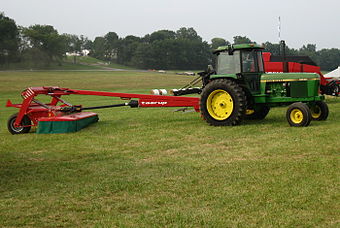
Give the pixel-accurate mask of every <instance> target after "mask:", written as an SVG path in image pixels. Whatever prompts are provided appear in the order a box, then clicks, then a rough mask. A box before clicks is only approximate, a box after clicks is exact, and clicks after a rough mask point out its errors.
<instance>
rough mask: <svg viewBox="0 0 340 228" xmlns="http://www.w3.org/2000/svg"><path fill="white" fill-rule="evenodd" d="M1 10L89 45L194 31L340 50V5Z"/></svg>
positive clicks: (116, 4) (121, 0) (17, 1)
mask: <svg viewBox="0 0 340 228" xmlns="http://www.w3.org/2000/svg"><path fill="white" fill-rule="evenodd" d="M0 11H3V12H4V13H5V15H6V16H8V17H10V18H13V19H14V20H15V21H16V23H17V24H18V25H22V26H26V27H27V26H30V25H34V24H42V25H45V24H48V25H52V26H54V28H56V29H57V30H58V32H59V33H60V34H61V33H70V34H76V35H85V36H87V37H88V38H90V39H91V40H93V39H94V38H95V37H96V36H103V35H105V34H106V33H107V32H116V33H117V34H118V36H119V37H125V36H127V35H135V36H140V37H142V36H144V35H146V34H149V33H152V32H154V31H157V30H161V29H168V30H173V31H176V30H177V29H179V28H181V27H193V28H194V29H195V30H196V31H197V33H198V34H199V35H200V36H201V37H202V38H203V39H204V40H206V41H208V42H210V40H211V39H212V38H214V37H221V38H224V39H226V40H229V41H232V39H233V36H236V35H242V36H247V37H249V38H250V39H251V40H254V41H256V42H258V43H261V42H265V41H270V42H272V43H276V42H278V40H279V39H278V17H279V16H280V17H281V38H282V39H284V40H286V43H287V45H288V46H290V47H294V48H299V47H301V46H302V45H303V44H307V43H311V44H316V45H317V49H322V48H332V47H335V48H340V0H257V1H254V0H242V1H241V0H233V1H230V0H207V1H199V0H134V1H133V0H0Z"/></svg>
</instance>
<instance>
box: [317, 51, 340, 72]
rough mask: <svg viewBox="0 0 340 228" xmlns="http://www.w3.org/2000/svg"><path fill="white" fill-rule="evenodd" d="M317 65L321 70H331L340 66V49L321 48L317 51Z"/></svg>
mask: <svg viewBox="0 0 340 228" xmlns="http://www.w3.org/2000/svg"><path fill="white" fill-rule="evenodd" d="M318 56H319V62H318V64H319V66H320V67H321V70H327V71H331V70H334V69H336V68H337V67H338V66H340V50H339V49H336V48H331V49H321V50H320V51H318Z"/></svg>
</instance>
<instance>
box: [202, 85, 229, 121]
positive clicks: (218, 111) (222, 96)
mask: <svg viewBox="0 0 340 228" xmlns="http://www.w3.org/2000/svg"><path fill="white" fill-rule="evenodd" d="M207 109H208V113H209V115H210V116H211V117H213V118H214V119H215V120H226V119H228V117H229V116H230V115H231V113H232V112H233V110H234V102H233V98H232V97H231V96H230V94H229V93H228V92H227V91H225V90H221V89H218V90H215V91H213V92H212V93H210V94H209V96H208V99H207Z"/></svg>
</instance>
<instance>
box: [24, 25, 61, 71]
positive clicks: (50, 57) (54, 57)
mask: <svg viewBox="0 0 340 228" xmlns="http://www.w3.org/2000/svg"><path fill="white" fill-rule="evenodd" d="M23 36H24V37H25V38H26V39H27V40H28V42H29V46H30V47H31V48H30V49H31V50H28V51H29V52H30V51H32V50H33V51H32V53H40V54H43V55H44V57H43V59H44V61H43V62H44V63H45V64H46V65H49V64H50V63H51V62H53V61H57V62H59V63H61V59H62V57H63V56H64V54H65V52H66V50H67V39H66V37H65V36H62V35H59V34H58V31H57V30H55V29H54V28H53V26H51V25H33V26H30V27H28V28H24V29H23ZM34 55H35V54H34ZM34 59H35V58H34V57H33V58H32V60H33V61H35V60H34ZM39 61H40V60H39Z"/></svg>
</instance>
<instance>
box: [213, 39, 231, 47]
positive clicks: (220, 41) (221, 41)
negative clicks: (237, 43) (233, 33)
mask: <svg viewBox="0 0 340 228" xmlns="http://www.w3.org/2000/svg"><path fill="white" fill-rule="evenodd" d="M229 44H230V43H229V42H228V41H226V40H225V39H223V38H218V37H215V38H213V39H212V40H211V49H213V50H215V49H217V48H218V47H221V46H227V45H229Z"/></svg>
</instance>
